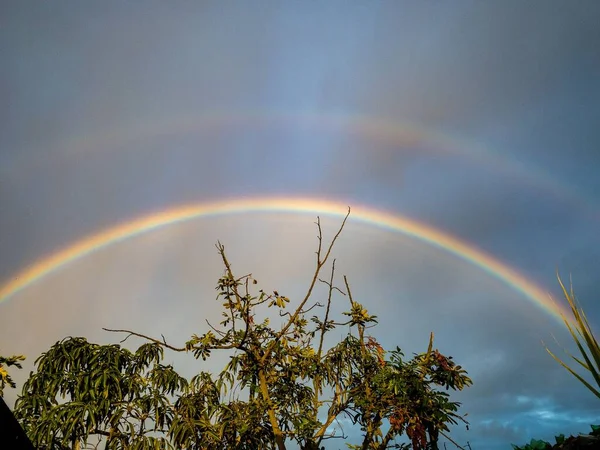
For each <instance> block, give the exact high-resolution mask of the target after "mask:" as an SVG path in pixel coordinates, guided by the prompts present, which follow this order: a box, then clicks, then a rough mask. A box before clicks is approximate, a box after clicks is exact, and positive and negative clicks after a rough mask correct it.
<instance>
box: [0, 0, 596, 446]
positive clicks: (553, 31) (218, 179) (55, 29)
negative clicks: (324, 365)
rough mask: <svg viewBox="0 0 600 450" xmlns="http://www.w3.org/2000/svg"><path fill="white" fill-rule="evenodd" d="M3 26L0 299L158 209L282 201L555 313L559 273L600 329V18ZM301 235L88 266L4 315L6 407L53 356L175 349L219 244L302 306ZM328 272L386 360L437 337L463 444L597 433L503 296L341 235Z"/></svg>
mask: <svg viewBox="0 0 600 450" xmlns="http://www.w3.org/2000/svg"><path fill="white" fill-rule="evenodd" d="M2 16H3V18H2V19H1V20H2V26H0V54H1V55H2V57H3V58H2V60H3V64H2V65H1V66H0V96H1V97H2V99H3V101H2V102H1V105H0V255H1V258H0V280H4V281H9V280H11V279H12V277H14V276H16V274H18V273H19V272H20V271H21V270H22V269H23V268H25V267H27V266H28V265H29V264H31V263H33V262H34V261H38V260H40V259H41V258H43V257H46V256H48V255H51V254H53V252H56V251H57V250H59V249H64V248H66V247H67V246H68V245H70V244H72V243H73V242H75V241H78V240H80V239H82V238H83V237H85V236H89V235H93V234H95V233H98V232H100V231H102V230H106V229H108V228H110V227H113V226H115V225H117V224H120V223H124V222H127V221H130V220H132V219H134V218H138V217H142V216H145V215H148V214H151V213H155V212H158V211H164V210H167V209H169V208H172V207H175V206H177V205H182V204H192V203H194V204H199V203H202V202H207V201H214V200H219V199H228V198H241V197H244V198H246V197H253V196H261V197H265V196H301V197H311V198H319V199H336V200H338V201H339V202H342V203H344V204H348V205H349V206H353V205H368V206H371V207H373V208H378V209H382V210H385V211H388V212H390V213H394V214H398V215H401V216H403V217H407V218H410V219H413V220H415V221H418V222H422V223H423V224H426V225H428V226H432V227H435V228H437V229H439V230H442V231H445V232H447V233H450V234H452V235H454V236H456V237H458V238H460V239H462V240H463V241H466V242H468V243H470V244H471V245H473V246H475V247H477V248H479V249H481V250H483V251H485V252H486V253H488V254H490V255H492V256H493V257H495V258H497V259H499V260H500V261H502V262H504V263H506V264H507V265H509V266H511V267H513V268H514V269H515V270H517V271H518V272H520V273H522V274H523V275H524V276H525V277H527V278H529V279H531V280H532V281H534V282H536V283H538V284H539V285H540V286H541V287H542V289H545V290H547V291H548V292H551V293H552V295H553V296H555V297H558V296H559V294H560V290H559V289H558V284H557V281H556V277H555V272H556V270H557V269H559V271H560V273H561V275H563V276H564V278H565V279H568V276H569V274H572V276H573V281H574V287H575V290H576V292H577V294H578V296H579V298H580V301H581V303H582V305H583V307H584V309H585V311H586V313H587V315H588V317H589V318H590V320H591V322H592V326H593V328H596V329H597V324H598V323H600V322H599V321H600V312H599V311H598V308H597V307H596V305H595V304H594V298H595V297H594V295H595V293H596V292H598V289H599V288H600V285H599V283H598V279H597V267H598V262H599V255H600V235H598V233H597V229H598V223H599V222H598V221H599V220H600V193H599V192H600V191H599V187H600V185H599V183H600V181H599V180H600V177H598V176H597V173H596V172H597V170H598V168H599V167H600V152H599V151H598V145H599V144H600V135H599V134H598V127H597V118H598V115H599V111H598V108H599V107H598V105H600V81H599V80H600V57H599V52H598V43H600V28H599V27H598V26H597V24H598V20H599V18H600V3H598V2H595V1H578V2H576V3H572V2H571V3H567V2H562V1H544V2H541V1H539V2H530V3H523V2H520V1H516V0H509V1H503V2H494V3H492V2H473V1H466V0H465V1H459V2H452V4H450V3H447V4H446V3H443V2H420V3H410V2H394V1H381V2H369V3H364V2H347V1H343V2H342V1H331V2H327V3H326V4H321V5H316V4H309V3H298V2H288V3H283V2H273V1H264V2H254V3H246V2H235V3H227V4H226V3H222V2H170V3H167V2H158V1H156V2H154V1H148V2H145V3H144V5H143V7H141V6H140V5H139V4H134V3H124V2H110V1H108V2H101V3H100V2H98V3H93V4H92V3H82V2H62V3H60V4H57V3H50V2H47V3H40V4H33V3H28V2H16V1H15V2H7V3H6V4H5V5H3V14H2ZM314 216H316V212H315V214H314V215H311V214H288V213H286V214H283V213H271V214H256V213H243V214H242V213H240V214H235V215H231V216H218V217H203V218H198V219H196V220H192V221H189V222H186V223H182V224H178V225H170V226H167V227H163V228H160V229H158V230H155V231H152V232H150V233H147V234H144V235H140V236H137V237H135V238H131V239H127V240H125V241H123V242H121V243H118V244H115V245H111V246H107V247H105V248H103V249H100V250H99V251H97V252H94V253H92V254H91V255H88V256H85V257H83V258H81V259H78V260H75V261H72V262H71V263H69V264H66V265H64V266H63V267H61V268H60V270H57V271H55V272H53V273H51V274H49V275H48V276H46V277H43V278H40V279H39V280H38V281H37V282H35V283H33V284H32V285H30V286H29V287H27V288H26V289H23V290H22V291H20V292H18V293H16V294H15V295H14V296H12V297H11V298H10V299H8V300H6V301H4V302H3V303H2V304H0V350H1V351H2V352H3V354H5V353H17V354H21V353H24V354H26V355H27V356H28V360H27V365H26V368H25V370H23V371H21V373H17V375H16V378H17V380H18V382H19V383H20V384H22V382H23V381H24V379H25V377H26V376H27V374H28V372H29V370H31V369H32V368H33V361H34V360H35V358H36V357H37V356H38V355H39V354H40V353H41V352H43V351H44V350H46V349H47V348H48V347H49V346H50V345H51V344H52V343H54V342H56V341H57V340H59V339H62V338H63V337H65V336H67V335H76V336H79V335H83V336H86V337H88V339H90V340H93V341H98V342H104V343H108V342H115V341H117V340H118V339H120V337H119V336H114V335H112V334H108V333H106V332H104V331H102V329H101V328H102V327H114V328H120V327H124V328H125V327H126V328H133V329H136V330H137V331H140V332H143V333H148V334H152V335H159V334H160V333H163V334H165V336H166V337H167V338H168V339H169V340H173V341H174V342H177V343H182V342H184V341H185V340H186V339H187V338H188V337H189V336H190V335H191V334H193V333H198V332H201V331H202V330H204V327H205V326H206V324H205V319H209V320H212V319H214V320H218V317H219V310H218V304H217V303H211V302H214V285H215V282H216V281H217V279H218V277H219V276H220V274H221V266H220V262H219V260H218V255H217V253H216V250H215V248H214V243H215V242H216V241H217V240H221V241H222V242H224V243H225V244H226V247H227V250H228V252H229V254H230V259H231V261H232V262H233V263H234V267H235V268H236V270H238V271H239V273H248V272H252V273H253V274H254V275H255V276H256V277H257V278H258V280H259V282H260V283H261V287H263V288H265V289H278V290H279V291H285V292H288V293H289V296H290V297H291V298H297V297H298V296H300V295H301V294H302V293H303V292H304V289H305V288H306V283H307V282H308V279H307V278H308V276H309V275H310V271H311V270H312V268H313V267H314V260H313V258H314V254H313V253H312V252H313V251H314V248H315V247H314V246H315V245H316V239H315V234H316V229H315V225H314V223H313V222H314V219H315V217H314ZM351 217H352V216H351ZM338 224H339V221H338V220H337V219H334V218H331V217H327V218H326V220H324V225H325V226H324V229H325V231H326V233H332V232H333V230H334V229H335V227H336V226H337V225H338ZM335 256H336V258H338V260H337V261H338V262H337V264H338V274H339V275H340V276H341V275H342V274H346V275H348V277H349V279H350V282H351V283H352V286H353V292H354V293H355V295H356V296H357V298H360V300H361V301H362V302H364V303H365V304H366V305H368V306H369V309H370V310H371V311H372V312H373V313H374V314H376V315H378V316H379V317H380V333H381V336H378V337H380V339H381V340H382V342H383V343H384V344H385V346H386V347H388V348H390V347H391V348H393V347H395V346H396V345H398V346H400V347H401V348H402V349H403V350H404V352H405V354H406V355H411V354H412V353H413V352H421V351H424V350H425V347H426V345H427V340H428V337H429V333H430V332H432V331H433V332H434V333H435V337H436V341H435V342H436V344H437V346H438V348H439V349H440V351H442V352H443V353H445V354H449V355H452V356H453V357H454V359H455V360H456V361H457V362H458V363H459V364H461V365H463V366H464V367H465V368H466V369H467V370H468V372H469V374H470V375H471V376H472V378H473V380H474V385H473V386H472V387H470V388H468V389H466V390H465V391H463V392H460V393H458V394H457V395H456V396H455V397H456V398H457V399H458V400H459V401H461V402H462V403H463V405H462V411H464V412H468V413H469V416H468V420H469V421H470V422H471V426H470V429H469V431H467V430H465V428H464V427H460V426H457V427H454V428H453V430H452V435H453V436H454V437H455V438H456V439H457V440H458V441H459V442H461V443H465V442H467V441H469V442H470V443H471V445H472V446H473V448H486V449H491V450H495V449H498V450H499V449H504V448H509V444H510V443H515V444H519V443H524V442H525V441H529V439H530V438H532V437H535V438H538V437H539V438H545V439H549V440H551V439H552V437H553V435H554V434H558V433H561V432H564V433H565V434H568V433H579V432H585V431H587V430H588V426H589V425H590V424H591V423H597V422H598V421H600V410H599V409H598V408H597V406H596V405H595V403H594V399H593V398H590V395H589V393H588V392H587V391H586V390H585V388H584V387H583V386H581V385H580V384H579V383H577V381H576V380H575V379H573V378H572V377H571V376H570V375H569V374H568V373H567V372H566V371H565V370H564V369H563V368H561V367H560V366H559V365H558V364H556V362H555V361H554V360H552V358H551V357H550V356H549V355H548V354H547V353H546V351H545V349H544V347H543V345H542V343H541V340H543V341H544V342H545V343H547V344H548V345H549V346H550V347H551V348H552V349H554V350H556V351H558V352H559V354H561V355H562V352H561V350H560V347H558V346H556V344H555V343H554V341H553V340H552V335H554V336H556V337H557V339H558V341H559V343H560V344H561V345H563V346H564V347H566V348H567V349H568V350H569V351H570V352H574V351H575V350H576V349H575V348H574V344H573V342H572V340H571V338H570V336H569V334H568V332H567V331H566V330H565V329H564V326H562V325H561V324H560V322H559V321H557V320H556V319H555V318H554V317H551V316H550V315H549V314H548V313H547V311H545V310H544V308H543V307H541V306H540V305H537V304H535V302H533V301H532V300H530V299H528V298H526V296H524V295H523V293H522V292H519V291H518V290H517V289H515V288H514V287H511V286H510V285H509V283H507V282H502V281H501V280H499V279H497V278H494V277H493V276H490V275H489V274H488V273H486V272H485V270H483V268H482V267H479V266H477V265H474V264H470V263H467V262H465V261H464V260H462V259H460V258H457V257H456V256H455V255H452V254H451V253H449V252H446V251H444V250H441V249H438V248H435V247H433V246H430V245H428V244H426V243H424V242H423V241H419V240H416V239H412V238H410V237H408V236H405V235H402V234H401V233H394V232H391V231H387V230H384V229H382V228H377V227H373V226H367V225H365V224H359V223H357V222H355V221H352V220H351V221H350V223H349V225H348V228H347V229H346V231H345V233H344V235H343V236H342V238H341V239H340V241H339V245H338V247H337V248H336V252H335ZM317 294H318V295H322V292H321V291H317ZM558 300H559V301H560V300H561V299H560V298H558ZM344 302H347V299H344V298H343V297H340V298H339V299H338V300H337V303H336V304H335V309H336V311H337V312H340V311H342V310H343V308H344V306H345V303H344ZM131 345H134V344H133V343H132V344H131ZM567 358H568V357H567ZM167 359H168V360H169V361H171V360H172V361H174V362H175V363H176V365H177V367H179V368H180V369H181V371H182V372H183V373H184V374H186V375H192V374H193V373H194V371H196V370H198V368H199V367H200V365H199V363H198V362H197V361H194V360H192V359H190V358H186V357H185V355H176V354H167ZM216 366H217V364H216V363H215V366H214V367H216ZM16 395H17V393H16V392H15V391H12V390H9V391H8V393H7V400H8V401H9V403H12V402H14V400H15V398H16ZM346 431H347V432H349V434H350V435H352V436H353V435H354V431H348V429H346ZM355 431H356V430H355ZM331 448H336V447H335V445H333V446H332V447H331Z"/></svg>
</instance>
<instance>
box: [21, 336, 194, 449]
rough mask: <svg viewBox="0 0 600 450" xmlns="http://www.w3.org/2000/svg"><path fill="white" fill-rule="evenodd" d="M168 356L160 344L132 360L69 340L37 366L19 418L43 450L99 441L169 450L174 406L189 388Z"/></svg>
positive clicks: (120, 351) (116, 349)
mask: <svg viewBox="0 0 600 450" xmlns="http://www.w3.org/2000/svg"><path fill="white" fill-rule="evenodd" d="M162 356H163V349H162V347H161V346H159V345H157V344H155V343H147V344H144V345H142V346H141V347H140V348H139V349H138V350H137V351H136V352H135V353H132V352H131V351H129V350H127V349H124V348H121V347H120V346H119V345H97V344H92V343H89V342H87V340H86V339H84V338H66V339H64V340H62V341H60V342H57V343H56V344H55V345H53V346H52V348H50V350H49V351H47V352H46V353H44V354H43V355H42V356H40V358H38V360H37V361H36V364H37V372H36V373H32V374H31V376H30V378H29V379H28V381H27V382H26V383H25V386H24V388H23V393H22V395H21V396H20V397H19V399H18V400H17V404H16V409H15V415H16V417H17V418H18V419H20V421H21V423H22V425H23V427H24V428H25V431H26V432H27V434H28V435H29V436H30V439H31V440H32V442H33V444H34V446H35V447H36V448H38V449H40V450H43V449H62V448H79V445H83V446H85V445H87V443H88V442H89V441H90V439H91V438H92V437H94V436H96V437H102V438H104V439H105V442H106V447H105V448H107V449H124V448H136V449H138V448H139V449H146V448H148V449H150V448H167V447H169V444H168V441H167V439H166V438H165V437H164V433H166V432H167V431H168V427H169V425H170V423H171V421H172V417H173V405H172V403H171V400H170V398H172V397H173V396H174V395H176V394H179V393H180V392H181V391H182V390H183V389H184V388H185V387H186V386H187V382H186V380H185V379H183V378H182V377H180V376H179V375H178V374H177V373H176V372H175V371H174V370H173V368H172V367H171V366H163V365H161V364H160V360H161V358H162Z"/></svg>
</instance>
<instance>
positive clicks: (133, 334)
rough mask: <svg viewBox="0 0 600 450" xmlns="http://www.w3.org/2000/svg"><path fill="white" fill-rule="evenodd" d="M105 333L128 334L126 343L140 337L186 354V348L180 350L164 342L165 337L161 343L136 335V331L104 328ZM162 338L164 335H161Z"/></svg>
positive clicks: (148, 337) (142, 335)
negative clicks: (130, 339) (134, 337)
mask: <svg viewBox="0 0 600 450" xmlns="http://www.w3.org/2000/svg"><path fill="white" fill-rule="evenodd" d="M102 329H103V330H104V331H109V332H111V333H128V336H127V337H125V339H123V340H122V341H121V342H125V341H126V340H127V339H129V338H130V337H131V336H137V337H140V338H142V339H146V340H148V341H151V342H154V343H156V344H159V345H162V346H164V347H167V348H169V349H171V350H173V351H176V352H185V351H186V348H185V347H183V348H179V347H173V346H172V345H169V344H167V343H166V342H164V336H163V341H159V340H158V339H154V338H152V337H150V336H146V335H145V334H140V333H136V332H135V331H130V330H112V329H110V328H102ZM161 336H162V335H161Z"/></svg>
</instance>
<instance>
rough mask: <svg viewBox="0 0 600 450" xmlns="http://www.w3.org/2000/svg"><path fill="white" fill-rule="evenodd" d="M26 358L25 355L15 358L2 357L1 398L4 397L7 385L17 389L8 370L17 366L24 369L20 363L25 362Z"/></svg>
mask: <svg viewBox="0 0 600 450" xmlns="http://www.w3.org/2000/svg"><path fill="white" fill-rule="evenodd" d="M24 360H25V357H24V356H23V355H13V356H9V357H6V356H2V355H0V397H2V396H3V395H4V388H5V387H6V385H8V386H10V387H11V388H13V389H14V388H15V387H16V385H15V382H14V381H13V379H12V378H11V376H10V374H9V373H8V370H7V368H8V367H11V366H15V367H17V368H18V369H22V366H21V363H20V362H19V361H24Z"/></svg>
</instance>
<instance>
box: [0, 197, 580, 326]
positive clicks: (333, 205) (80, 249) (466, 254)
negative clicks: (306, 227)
mask: <svg viewBox="0 0 600 450" xmlns="http://www.w3.org/2000/svg"><path fill="white" fill-rule="evenodd" d="M347 208H348V207H347V206H346V205H344V204H342V203H341V202H335V201H329V200H319V199H313V198H289V197H285V198H273V197H267V198H249V199H234V200H225V201H218V202H210V203H200V204H192V205H184V206H178V207H175V208H172V209H168V210H166V211H162V212H159V213H156V214H152V215H149V216H145V217H142V218H138V219H135V220H132V221H129V222H126V223H123V224H121V225H117V226H115V227H113V228H110V229H107V230H105V231H102V232H100V233H97V234H94V235H91V236H88V237H86V238H84V239H81V240H80V241H77V242H75V243H74V244H72V245H70V246H68V247H66V248H64V249H62V250H60V251H57V252H56V253H53V254H51V255H50V256H48V257H46V258H43V259H41V260H39V261H37V262H36V263H34V264H32V265H31V266H29V267H27V268H25V269H24V270H22V271H21V272H19V273H17V274H16V275H15V276H14V277H13V278H12V279H11V280H10V281H8V282H7V283H6V284H4V285H3V286H1V287H0V303H1V302H3V301H6V300H8V299H9V298H11V297H13V296H15V295H16V294H17V293H18V292H20V291H22V290H23V289H25V288H27V287H28V286H31V285H32V284H33V283H35V282H37V281H39V280H40V279H42V278H44V277H46V276H48V275H49V274H51V273H53V272H56V271H57V270H59V269H60V268H61V267H64V266H65V265H67V264H68V263H71V262H73V261H75V260H77V259H80V258H82V257H84V256H86V255H89V254H90V253H92V252H94V251H97V250H100V249H102V248H104V247H107V246H109V245H112V244H116V243H118V242H120V241H123V240H125V239H129V238H132V237H134V236H138V235H140V234H142V233H147V232H150V231H152V230H155V229H157V228H160V227H164V226H166V225H171V224H175V223H180V222H184V221H188V220H191V219H196V218H200V217H208V216H219V215H225V214H238V213H246V212H285V213H311V214H320V215H326V216H335V217H342V216H344V215H345V214H346V213H347ZM350 220H351V221H357V222H362V223H365V224H369V225H374V226H377V227H380V228H382V229H386V230H390V231H394V232H399V233H402V234H404V235H407V236H410V237H413V238H416V239H419V240H421V241H423V242H426V243H428V244H431V245H433V246H435V247H438V248H441V249H444V250H446V251H447V252H449V253H451V254H453V255H455V256H457V257H460V258H462V259H463V260H465V261H468V262H470V263H472V264H474V265H475V266H477V267H479V268H481V269H483V270H484V271H485V272H487V273H488V274H490V275H492V276H494V277H496V278H498V279H499V280H501V281H503V282H504V283H506V284H507V285H509V286H510V287H512V288H513V289H514V290H516V291H517V292H519V293H521V294H522V295H524V296H525V297H526V298H528V299H529V300H531V301H533V302H534V303H536V304H537V305H538V306H540V307H542V308H543V309H544V310H546V311H547V312H549V313H550V314H551V315H552V316H554V317H555V318H557V319H559V321H560V323H563V319H562V317H561V314H562V315H564V317H567V316H568V314H567V311H566V309H562V308H561V307H559V306H558V305H557V304H556V303H555V302H554V301H553V300H552V298H551V297H550V296H549V295H548V293H547V292H546V291H544V290H543V289H542V288H541V287H539V286H537V285H536V284H535V283H533V282H531V281H529V280H528V279H527V278H525V277H524V276H523V275H521V274H520V273H518V272H517V271H516V270H514V269H512V268H510V267H509V266H507V265H506V264H504V263H502V262H500V261H498V260H497V259H495V258H493V257H492V256H490V255H488V254H486V253H484V252H483V251H481V250H479V249H477V248H475V247H473V246H471V245H469V244H467V243H465V242H462V241H460V240H459V239H457V238H455V237H453V236H451V235H449V234H446V233H444V232H442V231H439V230H437V229H435V228H433V227H431V226H428V225H425V224H423V223H420V222H417V221H414V220H411V219H409V218H407V217H403V216H400V215H394V214H391V213H389V212H384V211H379V210H375V209H372V208H368V207H363V206H358V207H353V208H352V212H351V215H350Z"/></svg>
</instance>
